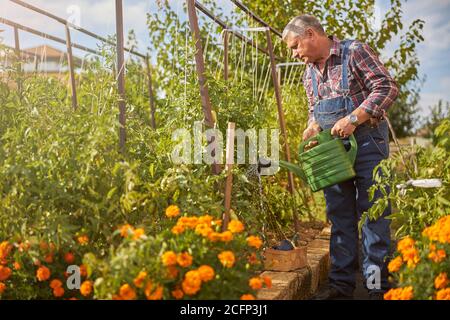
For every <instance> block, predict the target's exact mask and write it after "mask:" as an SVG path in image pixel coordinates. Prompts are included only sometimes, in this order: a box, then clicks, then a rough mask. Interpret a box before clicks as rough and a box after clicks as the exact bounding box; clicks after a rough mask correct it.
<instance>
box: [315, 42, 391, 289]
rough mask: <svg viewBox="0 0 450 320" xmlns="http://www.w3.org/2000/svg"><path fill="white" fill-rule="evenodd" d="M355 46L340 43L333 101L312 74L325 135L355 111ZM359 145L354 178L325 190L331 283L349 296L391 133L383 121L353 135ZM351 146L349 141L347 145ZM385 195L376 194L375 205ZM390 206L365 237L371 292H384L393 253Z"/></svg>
mask: <svg viewBox="0 0 450 320" xmlns="http://www.w3.org/2000/svg"><path fill="white" fill-rule="evenodd" d="M351 42H352V41H351V40H346V41H342V42H341V62H342V75H341V90H340V91H341V92H340V93H341V94H340V95H339V96H338V97H335V98H331V99H323V100H319V95H318V86H317V82H316V75H315V71H314V69H313V68H311V69H310V71H311V79H312V84H313V91H314V101H315V105H314V118H315V121H316V122H318V124H319V125H320V127H321V128H322V129H328V128H331V127H333V125H334V124H335V123H336V122H337V121H338V120H339V119H341V118H343V117H345V116H346V115H348V114H349V113H351V112H352V111H353V110H354V106H353V102H352V100H351V98H350V96H349V93H350V90H349V84H348V59H349V58H348V56H349V54H348V50H349V46H350V44H351ZM354 135H355V138H356V140H357V143H358V152H357V156H356V161H355V166H354V167H355V171H356V177H355V178H353V179H351V180H348V181H345V182H343V183H339V184H336V185H334V186H331V187H328V188H326V189H324V195H325V200H326V211H327V216H328V219H329V220H330V221H331V223H332V228H331V239H330V256H331V270H330V274H329V283H330V285H331V286H333V287H335V288H336V289H338V290H339V291H341V292H342V293H343V294H346V295H351V294H352V293H353V290H354V289H355V274H356V271H357V269H358V265H359V264H358V241H359V240H358V239H359V237H358V229H357V224H358V221H359V219H360V217H361V214H362V213H363V212H364V211H367V210H368V209H369V208H370V207H371V205H372V203H373V202H370V201H369V200H368V192H367V191H368V189H369V188H370V186H371V185H372V184H373V183H374V182H373V179H372V171H373V169H374V167H375V166H376V165H377V164H378V163H379V162H380V161H381V160H383V159H385V158H387V157H388V156H389V144H388V143H389V133H388V126H387V123H386V121H385V120H383V121H381V122H380V124H379V126H378V127H376V128H372V127H370V126H368V125H366V124H362V125H360V126H358V127H357V129H356V130H355V132H354ZM344 145H348V140H347V141H346V140H344ZM380 196H381V195H380V194H379V193H378V194H377V193H375V199H377V198H378V197H380ZM390 213H391V208H390V206H389V207H388V208H387V209H386V211H385V212H384V213H383V216H382V217H381V218H379V219H378V220H376V221H369V222H367V223H365V224H364V226H363V228H362V235H361V240H362V243H361V249H362V272H363V276H364V278H365V279H366V280H368V281H366V285H368V286H367V288H368V289H369V290H373V291H380V292H382V291H385V290H387V289H388V288H389V283H388V280H387V277H388V271H387V258H388V255H389V250H390V243H391V240H390V220H388V219H385V218H384V217H385V216H386V215H389V214H390Z"/></svg>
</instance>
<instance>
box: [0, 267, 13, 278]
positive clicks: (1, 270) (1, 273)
mask: <svg viewBox="0 0 450 320" xmlns="http://www.w3.org/2000/svg"><path fill="white" fill-rule="evenodd" d="M11 273H12V271H11V269H10V268H8V267H5V266H0V281H5V280H7V279H8V278H9V277H10V276H11Z"/></svg>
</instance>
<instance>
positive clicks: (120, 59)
mask: <svg viewBox="0 0 450 320" xmlns="http://www.w3.org/2000/svg"><path fill="white" fill-rule="evenodd" d="M116 37H117V46H116V51H117V70H116V71H117V89H118V93H119V123H120V128H119V149H120V151H121V152H124V151H125V141H126V130H125V128H126V127H125V125H126V109H125V55H124V48H123V10H122V0H116Z"/></svg>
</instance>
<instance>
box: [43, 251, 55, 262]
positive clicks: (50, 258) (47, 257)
mask: <svg viewBox="0 0 450 320" xmlns="http://www.w3.org/2000/svg"><path fill="white" fill-rule="evenodd" d="M44 261H45V262H47V263H53V254H52V253H49V254H48V255H46V256H45V258H44Z"/></svg>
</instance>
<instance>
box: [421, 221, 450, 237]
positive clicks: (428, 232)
mask: <svg viewBox="0 0 450 320" xmlns="http://www.w3.org/2000/svg"><path fill="white" fill-rule="evenodd" d="M422 234H423V235H424V236H425V237H427V238H429V239H430V240H432V241H439V242H440V243H450V215H448V216H445V217H442V218H440V219H439V220H438V221H436V222H435V223H434V224H433V225H432V226H430V227H427V228H425V229H424V230H423V232H422Z"/></svg>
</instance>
